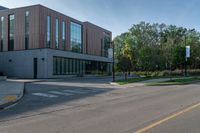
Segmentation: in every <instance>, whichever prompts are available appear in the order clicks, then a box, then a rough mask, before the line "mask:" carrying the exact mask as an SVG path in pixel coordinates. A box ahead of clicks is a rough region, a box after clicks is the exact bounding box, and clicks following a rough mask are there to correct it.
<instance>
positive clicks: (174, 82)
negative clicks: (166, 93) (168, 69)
mask: <svg viewBox="0 0 200 133" xmlns="http://www.w3.org/2000/svg"><path fill="white" fill-rule="evenodd" d="M199 81H200V77H183V78H175V79H172V80H168V81H164V82H157V83H149V84H147V85H149V86H161V85H185V84H191V83H194V82H199Z"/></svg>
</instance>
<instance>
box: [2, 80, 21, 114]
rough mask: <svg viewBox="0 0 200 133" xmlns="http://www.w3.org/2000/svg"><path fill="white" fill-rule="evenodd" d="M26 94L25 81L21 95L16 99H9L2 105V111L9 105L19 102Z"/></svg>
mask: <svg viewBox="0 0 200 133" xmlns="http://www.w3.org/2000/svg"><path fill="white" fill-rule="evenodd" d="M24 95H25V83H23V90H22V91H21V93H20V96H19V97H18V98H17V99H16V100H15V101H9V102H6V103H4V104H1V105H0V111H1V110H4V109H6V108H8V107H9V106H11V105H13V104H16V103H18V102H19V101H20V100H21V99H22V98H23V97H24Z"/></svg>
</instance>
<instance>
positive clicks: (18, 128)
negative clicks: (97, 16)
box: [0, 79, 200, 133]
mask: <svg viewBox="0 0 200 133" xmlns="http://www.w3.org/2000/svg"><path fill="white" fill-rule="evenodd" d="M109 80H110V79H87V80H84V79H83V80H70V81H69V80H68V81H54V82H53V81H51V82H38V83H32V84H27V85H26V89H27V93H26V95H25V97H24V98H23V99H22V100H21V101H20V102H19V103H18V104H17V105H15V106H13V107H11V108H9V109H7V110H4V111H1V112H0V133H134V132H137V133H142V132H147V133H160V132H162V133H173V132H174V133H175V132H176V133H199V131H200V126H199V123H200V117H199V116H200V104H199V102H200V87H199V85H200V84H198V83H196V84H191V85H184V86H162V87H158V86H142V85H139V84H137V85H136V86H135V85H127V86H120V87H119V86H115V85H110V84H109V83H108V81H109Z"/></svg>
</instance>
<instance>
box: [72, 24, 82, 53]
mask: <svg viewBox="0 0 200 133" xmlns="http://www.w3.org/2000/svg"><path fill="white" fill-rule="evenodd" d="M70 43H71V50H72V51H73V52H78V53H81V52H82V25H80V24H77V23H74V22H71V37H70Z"/></svg>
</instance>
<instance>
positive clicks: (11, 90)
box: [0, 81, 24, 110]
mask: <svg viewBox="0 0 200 133" xmlns="http://www.w3.org/2000/svg"><path fill="white" fill-rule="evenodd" d="M23 95H24V83H23V82H14V81H0V110H1V109H4V108H6V107H8V106H10V105H12V104H14V103H16V102H17V101H18V100H20V99H21V98H22V97H23Z"/></svg>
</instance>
